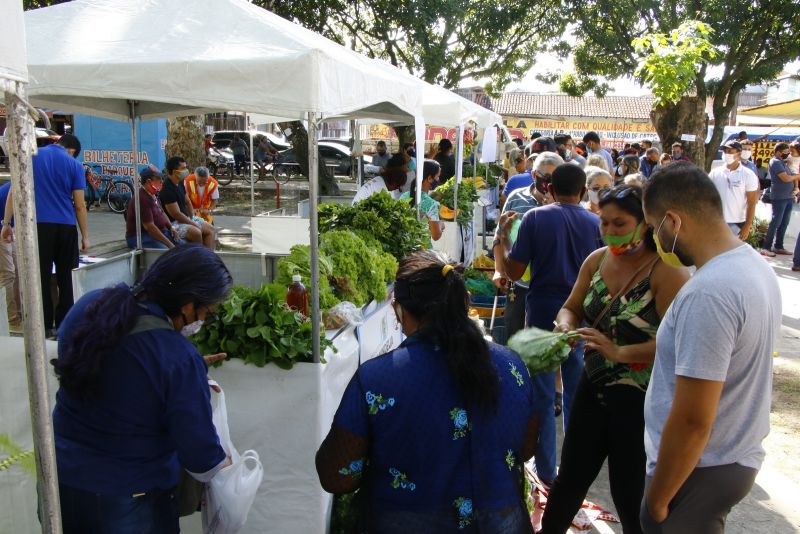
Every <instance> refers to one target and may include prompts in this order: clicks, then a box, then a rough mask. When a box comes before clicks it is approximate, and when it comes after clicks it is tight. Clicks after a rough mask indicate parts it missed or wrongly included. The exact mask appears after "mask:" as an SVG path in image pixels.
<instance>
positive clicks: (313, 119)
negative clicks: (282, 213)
mask: <svg viewBox="0 0 800 534" xmlns="http://www.w3.org/2000/svg"><path fill="white" fill-rule="evenodd" d="M318 118H319V115H318V114H317V113H315V112H313V111H309V112H308V216H309V222H310V230H309V231H310V234H311V343H312V345H311V347H312V356H313V361H314V363H319V360H320V344H319V333H320V332H319V322H320V314H319V219H318V217H317V202H318V197H319V177H318V176H317V175H318V173H319V150H318V148H317V127H318V124H317V120H318Z"/></svg>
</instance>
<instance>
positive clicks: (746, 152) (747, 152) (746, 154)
mask: <svg viewBox="0 0 800 534" xmlns="http://www.w3.org/2000/svg"><path fill="white" fill-rule="evenodd" d="M752 155H753V151H752V150H742V159H743V160H745V161H747V160H749V159H750V156H752Z"/></svg>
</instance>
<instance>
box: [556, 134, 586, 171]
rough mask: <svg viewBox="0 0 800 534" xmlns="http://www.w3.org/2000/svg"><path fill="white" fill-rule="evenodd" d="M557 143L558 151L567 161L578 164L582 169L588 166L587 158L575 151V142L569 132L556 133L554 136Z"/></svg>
mask: <svg viewBox="0 0 800 534" xmlns="http://www.w3.org/2000/svg"><path fill="white" fill-rule="evenodd" d="M553 141H555V143H556V152H558V155H559V156H561V158H562V159H563V160H564V161H565V162H566V163H572V164H574V165H577V166H578V167H580V168H581V169H583V168H584V167H586V158H584V157H583V156H581V155H580V154H578V153H577V152H576V151H575V143H574V142H573V141H572V136H570V135H569V134H556V135H554V136H553Z"/></svg>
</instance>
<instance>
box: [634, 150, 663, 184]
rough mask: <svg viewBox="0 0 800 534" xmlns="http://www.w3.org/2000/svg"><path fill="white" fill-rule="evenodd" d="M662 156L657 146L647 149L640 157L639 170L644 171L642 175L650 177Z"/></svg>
mask: <svg viewBox="0 0 800 534" xmlns="http://www.w3.org/2000/svg"><path fill="white" fill-rule="evenodd" d="M660 157H661V153H660V152H659V151H658V149H657V148H653V147H650V148H648V149H646V150H645V152H644V156H642V157H641V158H639V172H640V173H642V176H644V177H645V178H650V175H651V174H653V172H654V171H655V170H656V167H658V159H659V158H660Z"/></svg>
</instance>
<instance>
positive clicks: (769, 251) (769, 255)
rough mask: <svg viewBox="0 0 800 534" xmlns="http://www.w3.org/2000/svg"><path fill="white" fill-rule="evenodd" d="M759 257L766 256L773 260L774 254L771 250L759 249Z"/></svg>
mask: <svg viewBox="0 0 800 534" xmlns="http://www.w3.org/2000/svg"><path fill="white" fill-rule="evenodd" d="M761 255H762V256H766V257H768V258H774V257H775V253H774V252H772V251H771V250H767V249H765V248H762V249H761Z"/></svg>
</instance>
